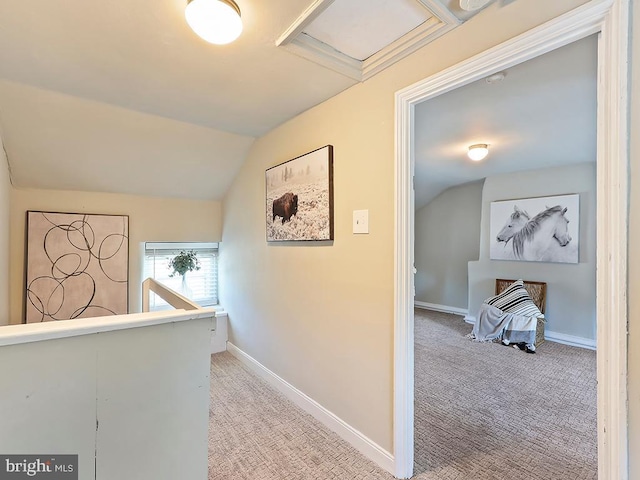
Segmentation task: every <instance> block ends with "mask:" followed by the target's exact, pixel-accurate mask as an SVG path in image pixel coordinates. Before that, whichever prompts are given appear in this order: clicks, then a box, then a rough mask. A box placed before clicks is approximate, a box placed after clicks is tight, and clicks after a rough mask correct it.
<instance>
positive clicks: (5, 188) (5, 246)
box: [0, 134, 11, 325]
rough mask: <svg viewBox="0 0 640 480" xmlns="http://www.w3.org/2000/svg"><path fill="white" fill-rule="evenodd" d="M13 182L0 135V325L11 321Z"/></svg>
mask: <svg viewBox="0 0 640 480" xmlns="http://www.w3.org/2000/svg"><path fill="white" fill-rule="evenodd" d="M10 198H11V182H10V180H9V164H8V163H7V157H6V155H5V153H4V148H3V146H2V135H1V134H0V225H1V226H2V227H0V325H5V324H6V323H7V322H8V321H9V258H10V255H9V230H10V228H9V225H10V223H9V217H10V208H9V206H10V203H11V201H10Z"/></svg>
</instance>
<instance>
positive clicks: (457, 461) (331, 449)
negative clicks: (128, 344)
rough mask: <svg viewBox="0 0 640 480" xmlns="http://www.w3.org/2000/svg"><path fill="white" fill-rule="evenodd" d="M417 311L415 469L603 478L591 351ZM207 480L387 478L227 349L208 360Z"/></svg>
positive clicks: (552, 479) (432, 473)
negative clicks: (504, 338)
mask: <svg viewBox="0 0 640 480" xmlns="http://www.w3.org/2000/svg"><path fill="white" fill-rule="evenodd" d="M470 331H471V327H470V326H469V325H466V324H464V322H462V320H461V317H458V316H454V315H448V314H441V313H437V312H430V311H426V310H416V345H415V355H416V357H415V358H416V362H415V364H416V383H415V387H416V404H415V405H416V452H415V477H414V478H416V479H419V480H431V479H442V480H452V479H465V480H468V479H474V480H483V479H487V480H489V479H490V480H503V479H504V480H507V479H508V480H511V479H515V478H527V479H540V480H543V479H544V480H556V479H561V480H582V479H596V478H597V472H596V471H597V468H596V424H595V421H596V419H595V411H596V407H595V405H596V400H595V352H592V351H588V350H583V349H578V348H572V347H567V346H563V345H559V344H554V343H550V342H546V343H544V344H543V345H542V346H541V347H540V348H539V351H538V353H537V354H536V355H529V354H526V353H524V352H521V351H520V350H515V349H513V348H507V347H503V346H501V345H498V344H480V343H475V342H471V341H469V340H468V339H466V338H464V335H465V334H467V333H469V332H470ZM210 417H211V421H210V427H209V479H210V480H213V479H216V480H218V479H219V480H222V479H229V480H235V479H251V480H289V479H314V480H315V479H317V480H325V479H327V480H328V479H345V480H347V479H368V480H369V479H370V480H377V479H385V480H388V479H391V478H392V476H391V475H389V474H388V473H386V472H384V471H383V470H382V469H380V468H379V467H377V466H376V465H374V464H373V463H371V462H370V461H369V460H367V459H366V458H364V457H363V456H362V455H361V454H360V453H358V452H357V451H356V450H354V449H353V448H352V447H350V446H349V445H348V444H347V443H346V442H344V441H342V440H341V439H340V438H339V437H338V436H337V435H336V434H334V433H333V432H331V431H329V430H328V429H326V428H325V427H324V426H322V425H321V424H320V423H318V422H317V421H316V420H315V419H314V418H313V417H311V416H310V415H308V414H306V413H305V412H304V411H302V410H300V409H299V408H297V407H296V406H295V405H293V404H292V403H291V402H289V401H288V400H287V399H286V398H284V397H283V396H282V395H280V394H279V393H278V392H276V391H275V390H273V389H272V388H271V387H269V386H268V385H267V384H266V383H265V382H264V381H262V380H261V379H260V378H259V377H257V376H255V375H254V374H253V373H251V372H250V371H248V370H246V369H245V368H244V367H243V366H242V365H241V364H240V363H239V362H238V361H237V360H236V359H235V358H234V357H233V356H231V355H230V354H229V353H226V352H225V353H221V354H216V355H213V356H212V362H211V416H210Z"/></svg>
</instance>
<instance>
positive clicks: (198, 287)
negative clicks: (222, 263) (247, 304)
mask: <svg viewBox="0 0 640 480" xmlns="http://www.w3.org/2000/svg"><path fill="white" fill-rule="evenodd" d="M190 250H193V251H194V252H196V258H197V259H198V262H199V263H200V270H194V271H191V272H187V274H186V277H185V283H186V288H185V285H183V282H182V277H181V276H180V275H177V274H176V275H174V276H173V277H170V276H169V275H170V274H171V273H172V270H171V269H170V268H169V262H170V261H171V259H172V258H173V257H175V256H176V255H178V254H180V252H187V251H190ZM147 277H151V278H153V279H155V280H157V281H158V282H160V283H162V284H164V285H166V286H167V287H169V288H170V289H172V290H175V291H176V292H178V293H180V294H182V295H184V296H185V297H187V298H188V299H190V300H193V301H194V302H196V303H197V304H198V305H200V306H202V307H205V306H211V305H217V303H218V244H217V243H195V242H194V243H190V242H187V243H168V242H163V243H158V242H146V243H145V249H144V278H147ZM169 308H171V307H170V306H169V305H168V304H167V302H165V301H164V300H162V299H161V298H160V297H159V296H157V295H156V294H155V293H153V292H151V294H150V296H149V309H150V310H151V311H153V310H166V309H169Z"/></svg>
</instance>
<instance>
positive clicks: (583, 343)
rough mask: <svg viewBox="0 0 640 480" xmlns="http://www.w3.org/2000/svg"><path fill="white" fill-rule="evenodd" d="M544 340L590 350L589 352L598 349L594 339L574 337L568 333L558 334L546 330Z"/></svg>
mask: <svg viewBox="0 0 640 480" xmlns="http://www.w3.org/2000/svg"><path fill="white" fill-rule="evenodd" d="M544 339H545V340H548V341H550V342H556V343H562V344H563V345H570V346H572V347H580V348H588V349H589V350H595V349H596V341H595V340H594V339H592V338H584V337H576V336H574V335H567V334H566V333H558V332H551V331H549V330H545V331H544Z"/></svg>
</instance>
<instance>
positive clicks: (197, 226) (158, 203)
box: [0, 188, 222, 323]
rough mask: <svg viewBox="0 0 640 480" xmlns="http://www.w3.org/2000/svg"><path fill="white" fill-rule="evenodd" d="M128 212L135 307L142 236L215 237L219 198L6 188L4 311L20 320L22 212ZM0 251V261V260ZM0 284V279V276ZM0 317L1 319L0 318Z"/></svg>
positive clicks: (133, 307) (134, 308)
mask: <svg viewBox="0 0 640 480" xmlns="http://www.w3.org/2000/svg"><path fill="white" fill-rule="evenodd" d="M27 210H43V211H53V212H72V213H76V212H77V213H103V214H115V215H129V311H130V312H131V313H134V312H139V311H140V309H141V298H140V288H141V287H140V283H141V281H142V280H143V279H142V254H141V244H142V242H149V241H156V242H159V241H166V242H186V241H195V242H217V241H220V239H221V214H222V207H221V203H220V202H215V201H204V200H184V199H175V198H154V197H142V196H135V195H121V194H110V193H90V192H70V191H59V190H34V189H16V188H14V189H12V190H11V223H10V224H11V261H10V265H9V267H10V279H11V284H10V308H11V310H10V317H9V322H8V323H20V322H22V320H23V315H24V313H23V302H24V287H25V278H24V258H25V257H24V246H25V218H26V215H25V212H26V211H27ZM1 258H2V257H1V256H0V261H1ZM0 284H1V280H0ZM0 320H1V319H0Z"/></svg>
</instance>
